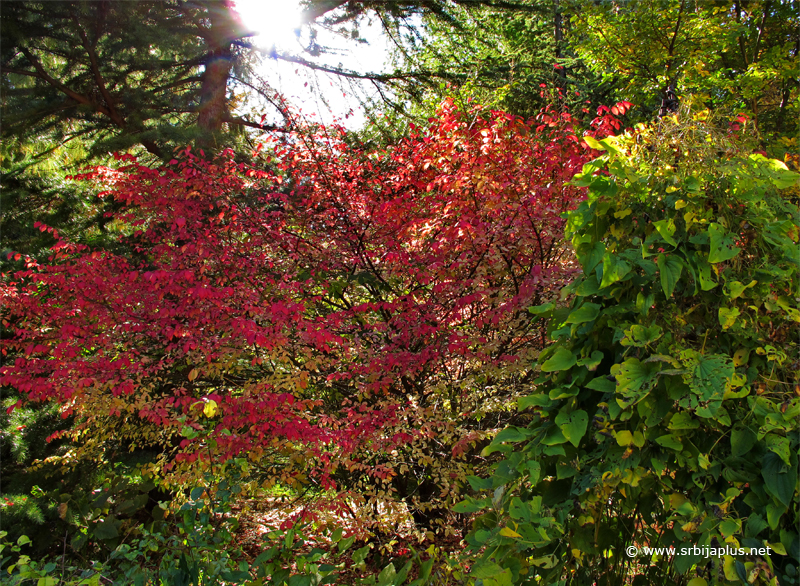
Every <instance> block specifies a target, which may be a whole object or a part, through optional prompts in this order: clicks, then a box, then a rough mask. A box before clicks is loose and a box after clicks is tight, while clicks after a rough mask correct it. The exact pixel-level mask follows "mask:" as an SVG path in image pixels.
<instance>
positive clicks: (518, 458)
mask: <svg viewBox="0 0 800 586" xmlns="http://www.w3.org/2000/svg"><path fill="white" fill-rule="evenodd" d="M708 118H709V114H708V112H705V111H698V112H695V113H692V112H691V111H685V112H682V113H681V115H680V117H678V116H677V115H676V116H674V117H670V118H666V119H663V120H661V121H660V122H659V123H658V124H656V125H654V126H650V127H644V126H642V127H639V128H638V129H637V131H636V132H630V133H627V134H625V135H623V136H619V137H607V138H605V139H603V140H599V141H598V140H596V139H593V138H587V139H586V140H587V143H589V145H590V146H592V147H593V148H595V149H597V151H598V154H599V156H598V157H597V158H596V159H595V160H593V161H592V162H590V163H588V164H587V165H586V166H585V167H584V169H583V171H582V173H580V174H579V175H577V176H576V177H575V179H574V180H573V182H574V184H575V185H577V186H585V187H588V189H589V195H588V198H587V200H586V201H585V202H583V203H582V204H581V205H580V206H579V208H578V209H577V210H576V211H575V212H573V213H571V214H570V215H569V220H568V227H567V235H568V238H571V240H572V244H573V246H574V248H575V251H576V255H577V258H578V260H579V262H580V264H581V267H582V269H583V270H582V274H581V275H580V276H579V277H578V278H577V279H576V280H575V281H574V282H572V283H571V284H570V285H569V286H567V287H566V289H565V290H564V295H563V299H564V300H565V303H562V304H560V305H559V304H557V303H552V302H551V303H547V304H545V305H540V306H537V307H533V308H531V309H530V312H531V316H532V319H534V320H539V319H545V318H549V332H550V337H551V338H552V340H553V341H554V343H553V344H552V345H550V346H549V347H548V348H547V349H545V350H544V351H543V352H542V353H541V354H540V356H539V357H538V368H539V369H540V376H539V378H538V379H537V381H536V382H537V385H536V386H535V392H534V393H533V394H530V395H529V396H526V397H524V398H521V399H520V400H519V409H520V410H521V411H522V412H523V413H525V414H527V415H528V416H529V418H530V423H529V425H527V426H518V427H509V428H507V429H505V430H504V431H502V432H501V433H500V434H499V435H497V436H496V438H495V440H494V441H493V443H492V444H491V445H490V446H489V448H487V450H486V451H488V452H493V451H500V452H503V453H504V459H503V460H502V461H501V462H500V463H499V464H498V465H497V467H496V468H495V471H494V474H493V476H492V477H490V478H476V477H472V478H470V481H471V484H472V486H473V488H474V489H475V490H476V492H478V493H480V491H481V490H493V491H494V492H493V493H492V494H490V495H489V496H484V497H482V498H481V497H480V496H479V497H476V498H468V499H467V500H466V501H464V502H462V503H460V504H459V505H458V509H459V510H460V511H462V512H477V511H483V514H482V515H481V516H480V517H478V518H477V521H476V522H475V524H474V527H473V530H472V532H471V533H470V535H469V536H468V541H469V544H470V546H471V547H472V548H473V550H475V551H482V557H481V558H480V561H479V563H477V564H476V565H475V566H474V567H473V570H472V575H473V576H474V577H475V578H477V579H479V580H481V581H482V583H483V584H484V585H489V584H511V583H515V584H518V583H519V584H534V583H535V584H540V583H541V584H590V583H592V584H631V583H633V584H667V583H669V584H686V583H688V584H690V585H691V586H702V585H703V584H729V583H731V584H735V583H751V584H752V583H758V584H777V583H780V584H786V583H796V582H793V580H795V581H796V579H797V578H796V576H797V570H796V568H797V566H798V559H800V539H799V538H798V534H797V527H798V498H797V490H798V434H797V420H798V415H800V387H798V370H799V369H800V351H799V349H798V337H797V328H798V322H800V312H798V310H797V298H798V295H799V291H798V266H799V264H800V263H799V262H798V261H800V256H799V252H800V251H799V249H798V225H799V224H800V215H799V214H798V206H797V193H798V191H797V186H798V177H800V176H798V174H796V173H793V172H791V171H789V170H788V169H787V168H786V166H785V165H784V164H783V163H781V162H780V161H775V160H769V159H767V158H765V157H764V156H762V155H761V154H757V153H756V154H753V153H752V151H751V150H750V149H748V148H747V147H746V146H745V145H746V141H744V140H743V139H742V137H741V136H739V135H740V134H741V133H742V126H743V124H746V121H744V120H740V121H738V122H736V123H733V124H730V125H725V124H722V125H720V124H719V123H714V122H711V121H709V120H708ZM694 546H697V547H698V548H706V547H707V548H709V549H708V550H706V551H702V550H701V549H697V550H695V549H689V550H684V552H683V553H684V554H686V555H682V552H681V549H682V548H692V547H694ZM726 546H728V547H729V548H731V549H732V548H735V549H736V550H737V555H727V554H723V555H718V554H719V548H723V547H726ZM767 546H769V547H770V552H769V553H770V555H757V554H755V553H753V550H749V549H747V548H765V547H767ZM645 547H652V548H658V547H664V548H675V550H674V551H671V550H668V551H666V552H664V553H662V554H661V555H643V554H642V552H643V548H645ZM626 548H632V549H630V553H634V549H635V550H636V552H635V553H634V555H633V556H631V555H630V554H629V553H626ZM712 548H714V550H716V551H712ZM740 548H741V549H743V550H746V551H749V552H750V553H745V554H739V549H740ZM687 551H688V553H687ZM728 551H730V550H728ZM706 553H708V555H706Z"/></svg>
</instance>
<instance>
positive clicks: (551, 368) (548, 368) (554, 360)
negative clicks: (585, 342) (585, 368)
mask: <svg viewBox="0 0 800 586" xmlns="http://www.w3.org/2000/svg"><path fill="white" fill-rule="evenodd" d="M577 362H578V359H577V358H576V357H575V354H573V353H572V352H571V351H569V350H567V349H566V348H559V349H558V350H556V353H555V354H553V355H552V356H551V357H550V358H549V359H548V360H545V362H544V364H542V367H541V368H542V370H543V371H544V372H555V371H559V370H567V369H568V368H572V367H573V366H575V364H577Z"/></svg>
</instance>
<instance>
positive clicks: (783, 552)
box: [767, 543, 786, 555]
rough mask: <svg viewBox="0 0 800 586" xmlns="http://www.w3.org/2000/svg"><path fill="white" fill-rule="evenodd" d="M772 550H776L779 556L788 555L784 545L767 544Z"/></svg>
mask: <svg viewBox="0 0 800 586" xmlns="http://www.w3.org/2000/svg"><path fill="white" fill-rule="evenodd" d="M767 545H768V546H770V547H771V548H772V549H774V550H775V553H777V554H779V555H786V547H784V545H783V544H782V543H767Z"/></svg>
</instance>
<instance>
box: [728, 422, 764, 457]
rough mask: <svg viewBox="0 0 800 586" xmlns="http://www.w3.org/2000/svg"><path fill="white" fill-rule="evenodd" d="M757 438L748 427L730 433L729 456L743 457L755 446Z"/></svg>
mask: <svg viewBox="0 0 800 586" xmlns="http://www.w3.org/2000/svg"><path fill="white" fill-rule="evenodd" d="M757 440H758V438H757V437H756V434H755V432H754V431H753V430H751V429H750V428H749V427H739V428H737V429H734V430H733V431H732V432H731V455H733V456H736V457H739V456H744V455H745V454H746V453H747V452H749V451H750V450H751V449H752V448H753V446H754V445H755V443H756V441H757Z"/></svg>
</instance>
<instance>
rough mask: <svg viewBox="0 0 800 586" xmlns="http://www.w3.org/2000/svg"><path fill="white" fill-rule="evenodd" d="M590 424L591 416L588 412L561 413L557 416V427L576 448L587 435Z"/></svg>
mask: <svg viewBox="0 0 800 586" xmlns="http://www.w3.org/2000/svg"><path fill="white" fill-rule="evenodd" d="M588 424H589V416H588V415H587V414H586V411H583V410H578V411H573V412H572V413H563V412H561V413H559V414H558V415H556V425H558V427H559V429H561V433H563V434H564V437H565V438H567V441H569V442H570V443H571V444H572V445H573V446H575V447H576V448H577V447H578V444H579V443H580V442H581V438H582V437H583V436H584V435H585V434H586V427H587V426H588Z"/></svg>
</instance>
